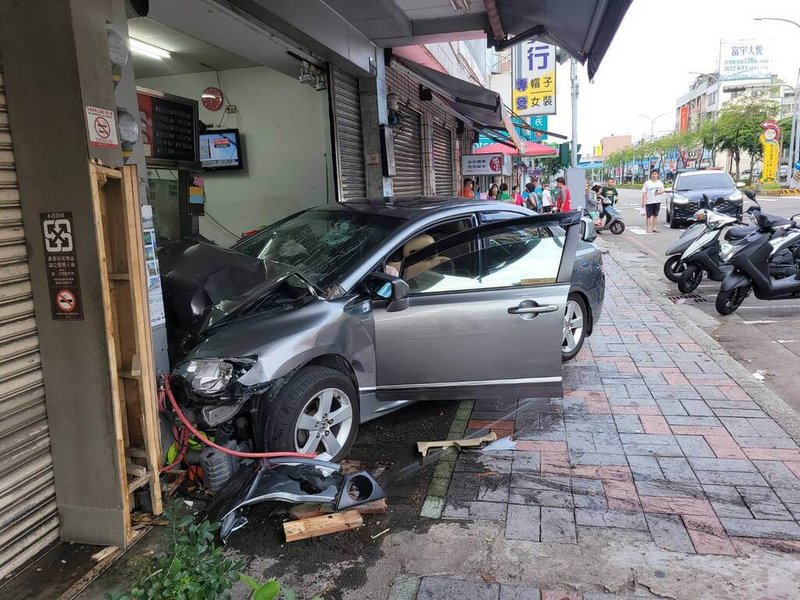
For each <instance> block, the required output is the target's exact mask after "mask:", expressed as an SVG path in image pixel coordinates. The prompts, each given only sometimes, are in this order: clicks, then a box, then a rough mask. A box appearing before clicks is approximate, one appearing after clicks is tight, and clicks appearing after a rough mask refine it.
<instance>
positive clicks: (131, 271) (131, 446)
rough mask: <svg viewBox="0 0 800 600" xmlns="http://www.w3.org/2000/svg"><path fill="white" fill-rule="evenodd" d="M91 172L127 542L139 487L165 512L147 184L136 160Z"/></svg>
mask: <svg viewBox="0 0 800 600" xmlns="http://www.w3.org/2000/svg"><path fill="white" fill-rule="evenodd" d="M90 173H91V177H92V202H93V206H94V221H95V228H96V230H97V250H98V254H99V257H100V272H101V273H100V274H101V278H100V279H101V287H102V295H103V307H104V313H105V314H104V320H105V334H106V339H107V343H108V366H109V374H110V377H111V409H112V413H113V417H114V425H115V435H116V453H117V461H118V466H119V473H120V487H121V489H122V492H123V493H122V498H123V515H124V517H123V518H124V519H125V522H124V527H125V539H126V545H127V544H128V543H131V542H132V541H133V539H134V535H135V531H134V530H133V528H132V524H131V510H132V507H133V492H134V491H136V490H137V489H139V488H141V487H143V486H145V485H147V484H150V500H151V503H152V508H153V514H156V515H158V514H161V512H162V510H163V506H162V499H161V485H160V480H159V474H160V473H159V471H160V466H161V436H160V429H159V420H158V411H157V401H156V379H155V366H154V365H155V363H154V360H153V342H152V335H151V330H150V311H149V307H148V298H147V276H146V273H145V258H144V240H143V235H142V220H141V207H140V205H139V185H138V181H137V173H136V167H135V166H126V167H121V168H119V169H110V168H108V167H104V166H101V165H97V164H94V163H91V164H90Z"/></svg>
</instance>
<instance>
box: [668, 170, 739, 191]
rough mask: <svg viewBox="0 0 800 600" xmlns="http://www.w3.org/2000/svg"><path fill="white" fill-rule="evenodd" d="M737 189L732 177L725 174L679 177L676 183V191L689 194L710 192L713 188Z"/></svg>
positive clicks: (711, 173) (710, 173)
mask: <svg viewBox="0 0 800 600" xmlns="http://www.w3.org/2000/svg"><path fill="white" fill-rule="evenodd" d="M732 187H735V186H734V184H733V179H731V177H730V175H728V174H727V173H723V172H716V173H713V172H709V173H700V174H697V175H679V176H678V179H677V181H676V182H675V190H676V191H678V192H687V191H690V190H710V189H713V188H732Z"/></svg>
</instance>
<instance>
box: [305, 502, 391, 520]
mask: <svg viewBox="0 0 800 600" xmlns="http://www.w3.org/2000/svg"><path fill="white" fill-rule="evenodd" d="M348 510H355V511H357V512H358V513H359V514H362V515H382V514H384V513H385V512H386V511H387V510H388V506H387V505H386V498H381V499H380V500H373V501H372V502H367V503H366V504H359V505H358V506H353V507H351V508H349V509H348ZM333 512H334V510H333V505H332V504H297V505H295V506H293V507H292V508H291V509H290V510H289V516H290V517H291V518H292V519H294V520H299V519H310V518H311V517H319V516H320V515H329V514H332V513H333Z"/></svg>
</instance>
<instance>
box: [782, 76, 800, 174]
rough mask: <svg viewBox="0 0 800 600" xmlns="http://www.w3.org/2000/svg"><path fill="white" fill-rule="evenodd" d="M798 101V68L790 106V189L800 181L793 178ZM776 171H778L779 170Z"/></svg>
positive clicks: (799, 83)
mask: <svg viewBox="0 0 800 600" xmlns="http://www.w3.org/2000/svg"><path fill="white" fill-rule="evenodd" d="M799 103H800V69H798V70H797V84H796V85H795V87H794V106H793V107H792V108H793V109H794V110H793V115H792V136H791V138H790V142H789V173H788V175H787V177H788V181H787V182H786V183H788V184H789V187H790V188H792V189H795V188H797V187H800V182H798V181H797V180H796V179H795V178H794V175H795V172H796V169H795V168H794V165H795V163H797V144H798V138H800V135H798V133H799V132H798V131H797V120H798V115H800V110H798V109H799V108H800V106H798V104H799ZM778 172H779V173H780V170H779V171H778ZM778 179H779V180H780V175H778Z"/></svg>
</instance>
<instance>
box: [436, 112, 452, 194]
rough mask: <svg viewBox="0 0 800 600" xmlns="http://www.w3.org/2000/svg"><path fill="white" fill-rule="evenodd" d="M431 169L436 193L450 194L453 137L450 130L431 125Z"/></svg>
mask: <svg viewBox="0 0 800 600" xmlns="http://www.w3.org/2000/svg"><path fill="white" fill-rule="evenodd" d="M433 171H434V173H435V175H436V195H437V196H452V195H453V194H454V192H453V138H452V136H451V135H450V130H449V129H445V128H444V127H439V126H438V125H434V126H433Z"/></svg>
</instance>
